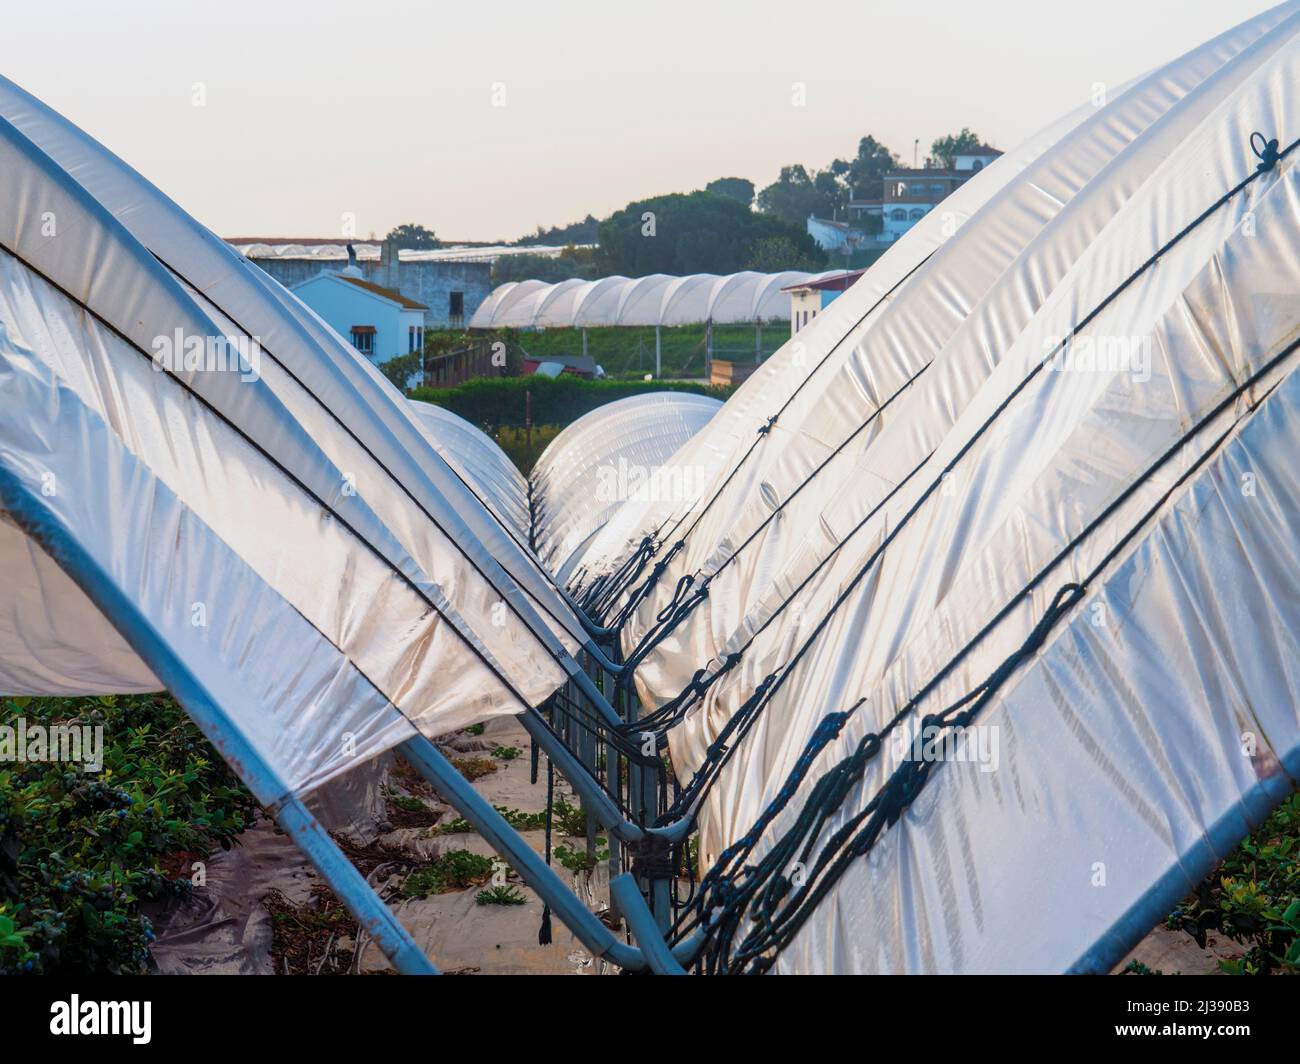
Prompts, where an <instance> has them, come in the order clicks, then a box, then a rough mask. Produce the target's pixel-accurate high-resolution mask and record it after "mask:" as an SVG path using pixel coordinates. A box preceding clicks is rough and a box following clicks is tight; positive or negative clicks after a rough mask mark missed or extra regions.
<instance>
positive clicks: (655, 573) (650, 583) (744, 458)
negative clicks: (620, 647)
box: [612, 251, 934, 627]
mask: <svg viewBox="0 0 1300 1064" xmlns="http://www.w3.org/2000/svg"><path fill="white" fill-rule="evenodd" d="M933 254H934V252H933V251H931V252H930V253H929V254H927V255H926V256H925V257H924V258H923V259H921V260H920V261H919V262H917V263H916V265H914V266H913V267H912V268H911V269H910V270H908V271H907V272H906V273H905V274H903V276H902V277H900V278H899V279H898V280H897V281H895V282H894V283H893V284H892V285H891V286H890V288H889V290H888V291H887V292H885V293H884V294H882V295H881V296H880V298H879V299H877V300H876V301H875V302H874V303H872V304H871V306H870V308H868V310H867V311H866V312H865V313H864V314H863V315H862V316H861V317H860V318H858V320H857V321H855V322H854V323H853V324H852V325H851V326H850V327H849V329H848V330H847V331H846V332H845V334H844V335H843V336H841V337H840V338H839V339H838V340H836V341H835V343H834V344H833V345H832V346H831V347H830V349H829V350H827V352H826V354H825V355H823V356H822V357H821V358H820V359H819V360H818V362H817V365H815V366H813V368H812V369H811V370H810V371H809V372H808V374H807V375H806V376H805V377H804V378H803V379H802V380H800V381H799V383H798V385H796V386H795V389H794V391H792V392H791V393H790V394H789V395H788V396H787V397H786V399H785V401H784V402H783V403H782V404H781V406H780V407H779V408H778V409H777V411H776V413H775V414H773V415H772V416H771V417H769V418H767V420H766V421H764V422H763V424H762V425H760V426H759V427H758V429H757V430H756V431H755V433H754V438H753V440H751V441H750V444H749V446H748V447H747V448H746V449H745V453H744V454H742V455H741V456H740V460H739V461H738V462H737V463H736V464H735V465H734V466H732V467H731V471H730V472H728V473H727V475H726V477H724V478H723V481H722V483H721V484H720V485H719V486H718V489H717V491H715V492H714V493H713V494H712V495H711V496H710V497H709V500H708V501H707V502H706V503H705V504H704V507H703V508H702V509H701V510H699V511H698V512H697V513H695V518H694V520H693V521H691V523H690V525H689V526H688V527H687V529H686V531H685V532H683V533H682V534H681V535H680V536H678V537H677V538H676V539H675V540H674V542H673V547H672V552H671V554H676V553H677V551H679V550H680V549H681V548H682V547H683V546H685V541H686V540H687V539H688V538H689V537H690V535H691V533H692V532H694V531H695V529H696V528H697V527H698V526H699V523H700V522H701V521H702V520H703V519H704V516H705V514H707V513H708V512H709V510H710V509H712V508H713V504H714V503H715V502H717V501H718V499H719V498H720V497H721V496H722V494H723V492H725V491H726V490H727V488H728V487H729V486H730V484H731V482H732V480H733V479H734V478H735V476H736V474H737V473H739V472H740V470H741V469H742V468H743V467H744V465H745V463H746V462H748V461H749V459H750V457H751V456H752V455H753V453H754V451H755V450H756V449H757V448H758V445H759V444H760V443H761V442H762V441H763V440H765V439H767V438H768V437H769V436H770V435H771V433H772V429H773V428H774V427H775V426H776V424H777V422H778V421H779V420H780V419H781V415H782V414H784V413H785V412H786V411H787V410H788V409H789V408H790V404H791V403H793V402H794V401H795V399H797V398H798V397H799V393H800V392H802V391H803V390H804V388H805V387H807V385H808V383H809V381H811V380H812V379H813V377H815V376H816V375H817V373H818V372H819V371H820V370H821V369H822V367H823V366H825V365H826V363H827V362H829V361H830V359H831V357H832V356H833V355H834V354H835V352H837V351H838V350H839V349H840V347H841V345H843V344H844V343H845V342H847V341H848V339H849V338H850V337H851V336H852V335H853V333H854V331H855V330H856V329H857V328H858V327H859V326H860V325H861V324H862V323H863V322H864V321H866V320H867V318H869V317H871V315H872V314H874V313H875V312H876V310H877V309H878V308H879V307H881V306H882V305H883V304H884V303H885V301H886V300H888V299H889V297H890V296H892V295H893V294H894V293H895V292H896V291H897V290H898V289H899V288H900V287H901V286H902V285H903V284H904V283H905V282H906V281H908V280H909V279H910V278H911V277H912V275H913V274H914V273H916V271H917V270H919V269H920V268H921V267H922V266H924V265H925V263H927V262H928V261H929V260H930V256H931V255H933ZM691 513H692V511H691V510H689V509H688V510H685V511H683V513H681V514H680V515H679V516H678V518H677V520H676V521H674V522H673V524H672V527H671V528H670V529H668V531H667V532H666V533H664V534H663V536H662V539H661V542H663V541H667V540H668V539H670V538H672V537H673V536H674V535H676V532H677V529H679V528H680V527H681V525H682V522H683V521H685V520H686V518H687V517H688V516H690V515H691ZM671 554H670V556H669V558H667V559H665V564H664V565H662V566H659V565H656V566H655V568H654V569H653V570H652V571H651V574H650V576H649V577H648V578H647V579H646V582H645V584H643V585H642V587H640V588H639V589H638V590H637V592H636V593H635V594H634V595H633V601H634V602H636V603H639V602H640V600H641V599H643V598H645V597H646V596H647V595H649V594H650V592H651V591H652V590H653V589H654V586H655V584H657V583H658V581H659V578H660V577H661V576H662V575H663V572H664V570H665V569H666V568H667V564H666V563H667V561H669V560H671ZM633 608H634V607H633ZM631 612H632V608H625V609H623V610H622V611H620V615H619V616H620V618H621V619H620V620H619V621H618V622H616V623H615V624H614V625H612V627H618V626H620V625H621V624H622V623H624V622H625V621H626V619H627V617H628V616H630V614H631Z"/></svg>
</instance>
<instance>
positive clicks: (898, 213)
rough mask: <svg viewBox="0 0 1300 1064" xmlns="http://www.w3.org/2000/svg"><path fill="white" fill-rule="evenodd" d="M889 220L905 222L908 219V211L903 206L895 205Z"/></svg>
mask: <svg viewBox="0 0 1300 1064" xmlns="http://www.w3.org/2000/svg"><path fill="white" fill-rule="evenodd" d="M889 220H890V221H891V222H905V221H907V211H905V210H903V208H902V207H895V208H894V209H893V210H892V211H890V212H889Z"/></svg>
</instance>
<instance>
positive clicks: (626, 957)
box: [398, 736, 686, 971]
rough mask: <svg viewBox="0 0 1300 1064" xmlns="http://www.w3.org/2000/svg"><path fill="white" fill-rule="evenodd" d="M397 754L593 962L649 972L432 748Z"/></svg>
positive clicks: (418, 744) (416, 743)
mask: <svg viewBox="0 0 1300 1064" xmlns="http://www.w3.org/2000/svg"><path fill="white" fill-rule="evenodd" d="M398 749H399V750H400V751H401V753H402V756H403V757H404V758H406V760H407V761H409V762H410V763H411V765H413V766H414V767H415V769H416V771H418V772H419V773H420V775H422V776H423V777H424V778H425V779H426V780H428V781H429V782H430V783H431V784H432V785H433V787H434V789H435V790H436V791H437V792H438V793H439V794H440V795H442V797H443V798H445V799H446V800H447V801H448V802H449V803H451V805H452V807H453V808H454V809H455V810H456V811H457V812H458V813H460V815H461V816H463V817H464V818H465V819H466V820H468V821H469V822H470V823H471V824H473V825H474V827H475V829H477V831H478V833H479V834H480V835H482V836H483V838H484V839H485V840H486V841H487V843H488V844H489V845H490V846H491V847H492V848H493V849H494V850H496V852H497V853H499V854H500V855H501V856H502V857H504V858H505V859H506V861H507V862H509V864H510V866H511V867H512V868H514V869H515V871H517V872H518V873H519V874H520V875H521V876H523V878H524V881H525V882H526V883H527V884H528V885H529V886H530V887H532V888H533V890H535V891H537V893H538V894H540V895H541V897H542V900H543V901H545V902H546V903H547V904H548V905H549V906H550V907H551V911H552V912H554V913H555V915H556V916H557V917H559V919H560V920H561V921H563V923H564V925H565V926H566V927H567V928H568V929H569V930H570V931H572V932H573V933H574V935H575V936H577V938H578V941H580V942H581V943H582V944H583V945H584V946H586V947H587V949H589V950H590V951H591V952H592V954H593V955H594V956H596V957H600V958H603V959H605V960H607V961H609V962H610V963H612V964H617V965H618V966H619V967H620V968H626V969H628V970H629V971H644V970H645V969H646V968H647V967H649V965H648V962H647V960H646V956H645V954H644V953H643V952H642V950H640V949H637V948H635V947H632V946H629V945H628V944H627V943H626V942H622V941H620V940H619V939H617V938H616V937H615V936H614V933H613V932H612V931H610V929H609V928H608V927H606V926H605V925H604V924H602V923H601V922H600V920H599V919H597V917H596V914H595V913H593V912H592V911H591V910H590V909H588V908H587V906H586V905H585V904H583V902H582V901H581V900H580V899H579V898H578V896H577V895H576V894H574V893H573V891H572V890H570V889H569V888H568V886H566V885H565V884H564V882H563V881H562V880H561V879H560V877H559V876H558V875H556V874H555V871H554V870H553V869H552V868H551V867H550V866H549V865H547V863H546V862H545V861H544V860H542V857H541V855H540V854H539V853H538V852H537V851H536V850H534V849H533V848H532V847H531V846H530V845H529V844H528V843H527V842H525V841H524V840H523V839H522V838H520V836H519V833H518V832H517V831H515V830H514V828H512V827H511V826H510V825H509V824H507V823H506V821H505V819H504V818H503V817H502V816H501V814H500V813H498V812H497V811H496V810H495V809H493V808H492V806H491V805H490V804H489V803H488V801H487V800H486V799H485V798H484V797H483V796H482V795H481V794H479V793H478V791H476V790H475V789H474V788H473V787H472V786H471V785H470V783H469V781H468V780H466V779H465V777H464V776H462V775H461V774H460V772H458V771H457V769H456V767H455V766H454V765H452V764H451V762H449V761H448V760H447V759H446V758H445V757H443V756H442V754H441V752H439V750H438V748H437V747H436V746H434V745H433V743H431V742H430V741H429V740H428V739H426V738H424V737H423V736H418V737H416V738H414V739H408V740H406V742H404V743H402V745H401V746H400V747H399V748H398ZM625 915H626V914H625ZM652 926H653V924H652ZM659 942H660V944H661V945H663V948H664V949H667V948H668V947H667V944H666V943H664V942H663V938H662V936H660V939H659ZM683 948H684V949H685V948H686V947H683Z"/></svg>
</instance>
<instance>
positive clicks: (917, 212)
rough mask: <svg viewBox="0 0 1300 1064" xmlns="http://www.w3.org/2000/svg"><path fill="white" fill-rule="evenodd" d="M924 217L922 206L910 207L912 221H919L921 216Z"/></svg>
mask: <svg viewBox="0 0 1300 1064" xmlns="http://www.w3.org/2000/svg"><path fill="white" fill-rule="evenodd" d="M924 217H925V208H924V207H913V208H912V212H911V218H912V221H914V222H919V221H920V220H921V219H922V218H924Z"/></svg>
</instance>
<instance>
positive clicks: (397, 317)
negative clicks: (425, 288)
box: [293, 275, 424, 363]
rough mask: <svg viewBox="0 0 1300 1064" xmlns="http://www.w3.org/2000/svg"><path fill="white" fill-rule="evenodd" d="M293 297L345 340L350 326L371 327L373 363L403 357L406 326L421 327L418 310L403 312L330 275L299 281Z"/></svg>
mask: <svg viewBox="0 0 1300 1064" xmlns="http://www.w3.org/2000/svg"><path fill="white" fill-rule="evenodd" d="M293 294H294V295H296V296H297V297H298V298H299V299H301V300H302V301H303V302H304V303H306V304H307V306H309V307H311V309H312V310H314V311H315V312H316V313H317V314H319V315H320V316H321V317H322V318H324V319H325V321H326V322H327V323H328V324H329V325H330V327H331V328H333V329H334V331H335V332H337V333H338V334H339V335H340V336H342V337H343V339H345V340H351V339H352V326H354V325H373V326H374V327H375V351H374V356H373V359H374V361H375V362H376V363H379V362H387V361H388V360H389V359H390V358H393V357H395V356H397V355H404V354H406V346H407V333H406V329H407V325H408V324H422V323H423V320H424V315H423V314H422V313H421V312H420V311H418V310H413V311H404V310H403V309H402V307H401V305H400V304H398V303H394V302H393V301H392V300H388V299H384V298H383V297H382V296H377V295H374V294H373V293H371V292H367V291H366V290H365V289H363V288H358V287H356V285H351V284H348V283H347V282H346V281H342V280H339V278H338V277H335V276H332V275H326V276H318V277H313V278H312V279H311V280H309V281H303V283H302V284H300V285H296V286H295V287H294V289H293Z"/></svg>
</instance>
